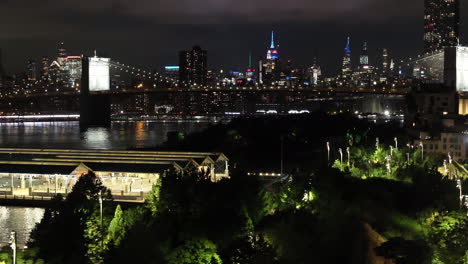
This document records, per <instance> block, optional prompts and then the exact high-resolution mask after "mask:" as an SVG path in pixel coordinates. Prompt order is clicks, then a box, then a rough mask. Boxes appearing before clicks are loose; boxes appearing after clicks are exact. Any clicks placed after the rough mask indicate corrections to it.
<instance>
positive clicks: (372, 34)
mask: <svg viewBox="0 0 468 264" xmlns="http://www.w3.org/2000/svg"><path fill="white" fill-rule="evenodd" d="M461 2H462V10H461V18H462V26H461V37H462V38H461V42H462V44H465V45H466V44H468V36H467V35H468V34H467V29H466V23H465V21H464V20H463V18H464V17H468V10H467V9H468V8H467V6H466V5H467V4H466V3H463V2H465V1H461ZM423 4H424V3H423V0H327V1H324V0H320V1H319V0H288V1H284V0H283V1H279V0H268V1H267V0H255V1H252V0H236V1H232V0H99V1H98V0H81V1H76V0H42V1H37V0H0V32H1V34H0V48H1V49H2V51H3V64H4V66H5V68H6V69H7V71H8V72H9V73H15V72H19V71H24V69H25V65H26V60H27V59H28V58H34V59H39V58H40V57H41V56H43V55H45V56H50V57H52V58H54V57H55V56H56V48H57V43H58V42H59V41H65V43H66V47H67V49H68V50H69V53H71V54H72V55H74V54H77V55H80V54H91V53H92V51H93V50H94V49H97V50H98V52H99V53H100V54H101V55H105V56H110V57H111V58H112V59H114V60H117V61H120V62H123V63H129V64H133V65H135V66H141V67H143V68H146V69H160V67H162V66H164V65H176V64H177V63H178V58H177V53H178V51H179V50H183V49H189V48H190V47H191V46H192V45H194V44H198V45H201V46H202V48H204V49H207V50H208V63H209V66H210V68H221V67H222V68H232V69H243V68H245V67H246V66H247V62H248V53H249V51H251V52H252V54H253V57H254V59H255V60H256V59H257V58H258V57H260V56H264V55H265V53H266V48H267V46H268V44H269V34H270V30H271V29H274V30H275V31H276V33H277V36H278V40H279V44H280V56H281V57H282V59H289V58H290V59H293V61H294V64H295V65H297V66H308V65H310V64H311V63H312V58H313V57H314V53H315V51H317V52H318V56H319V62H320V64H321V65H322V68H323V69H324V70H325V73H326V74H327V75H330V74H334V73H335V72H336V70H337V69H338V68H339V67H340V65H341V56H342V53H343V48H344V45H345V38H346V36H348V35H349V36H351V40H352V50H353V58H354V61H356V56H358V55H359V51H360V46H361V44H362V42H363V41H365V40H367V41H368V42H369V50H370V55H371V63H372V61H374V62H376V60H377V59H376V56H377V54H378V52H379V50H380V49H381V48H383V47H387V48H388V49H389V51H390V55H391V56H392V57H394V58H402V57H405V56H412V55H413V56H414V55H415V54H418V53H419V52H420V51H421V50H422V28H423Z"/></svg>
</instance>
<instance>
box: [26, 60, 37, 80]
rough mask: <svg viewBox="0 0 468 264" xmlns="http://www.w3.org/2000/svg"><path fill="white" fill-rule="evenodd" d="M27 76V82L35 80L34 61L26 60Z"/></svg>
mask: <svg viewBox="0 0 468 264" xmlns="http://www.w3.org/2000/svg"><path fill="white" fill-rule="evenodd" d="M27 76H28V81H35V80H37V69H36V61H35V60H28V65H27Z"/></svg>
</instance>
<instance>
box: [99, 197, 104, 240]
mask: <svg viewBox="0 0 468 264" xmlns="http://www.w3.org/2000/svg"><path fill="white" fill-rule="evenodd" d="M99 216H100V220H101V228H100V231H101V249H103V248H104V235H103V233H102V191H99Z"/></svg>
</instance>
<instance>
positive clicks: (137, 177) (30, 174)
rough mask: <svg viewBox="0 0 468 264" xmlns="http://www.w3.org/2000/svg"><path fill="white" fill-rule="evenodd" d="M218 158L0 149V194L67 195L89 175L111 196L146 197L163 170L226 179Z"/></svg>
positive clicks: (163, 153)
mask: <svg viewBox="0 0 468 264" xmlns="http://www.w3.org/2000/svg"><path fill="white" fill-rule="evenodd" d="M228 161H229V159H228V158H227V157H226V156H225V155H224V154H223V153H211V152H170V151H118V150H77V149H76V150H72V149H17V148H0V191H3V192H10V193H15V192H16V193H17V194H19V195H21V194H23V195H39V194H50V193H67V192H69V191H70V190H71V188H72V186H73V185H74V183H75V182H76V181H77V179H78V178H79V176H80V175H82V174H84V173H88V172H94V173H95V174H96V175H98V176H100V177H101V179H102V180H103V182H104V184H105V185H106V186H107V187H108V188H110V189H111V190H112V192H113V193H116V194H120V195H122V196H123V195H126V194H132V193H133V194H135V193H138V194H140V195H143V194H144V193H147V192H148V191H149V190H150V189H151V187H152V185H153V184H154V183H155V182H157V181H158V179H159V177H160V175H161V174H162V173H164V172H165V171H167V170H170V169H175V170H177V171H188V170H204V171H206V172H207V173H208V174H209V176H210V177H211V179H212V181H218V180H220V179H222V178H227V177H229V163H228Z"/></svg>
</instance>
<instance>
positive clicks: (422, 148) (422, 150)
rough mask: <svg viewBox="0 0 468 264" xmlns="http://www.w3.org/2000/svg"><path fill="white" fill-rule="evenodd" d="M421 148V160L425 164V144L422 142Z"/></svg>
mask: <svg viewBox="0 0 468 264" xmlns="http://www.w3.org/2000/svg"><path fill="white" fill-rule="evenodd" d="M419 146H420V147H421V159H422V161H423V162H424V144H423V143H422V141H421V142H419Z"/></svg>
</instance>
